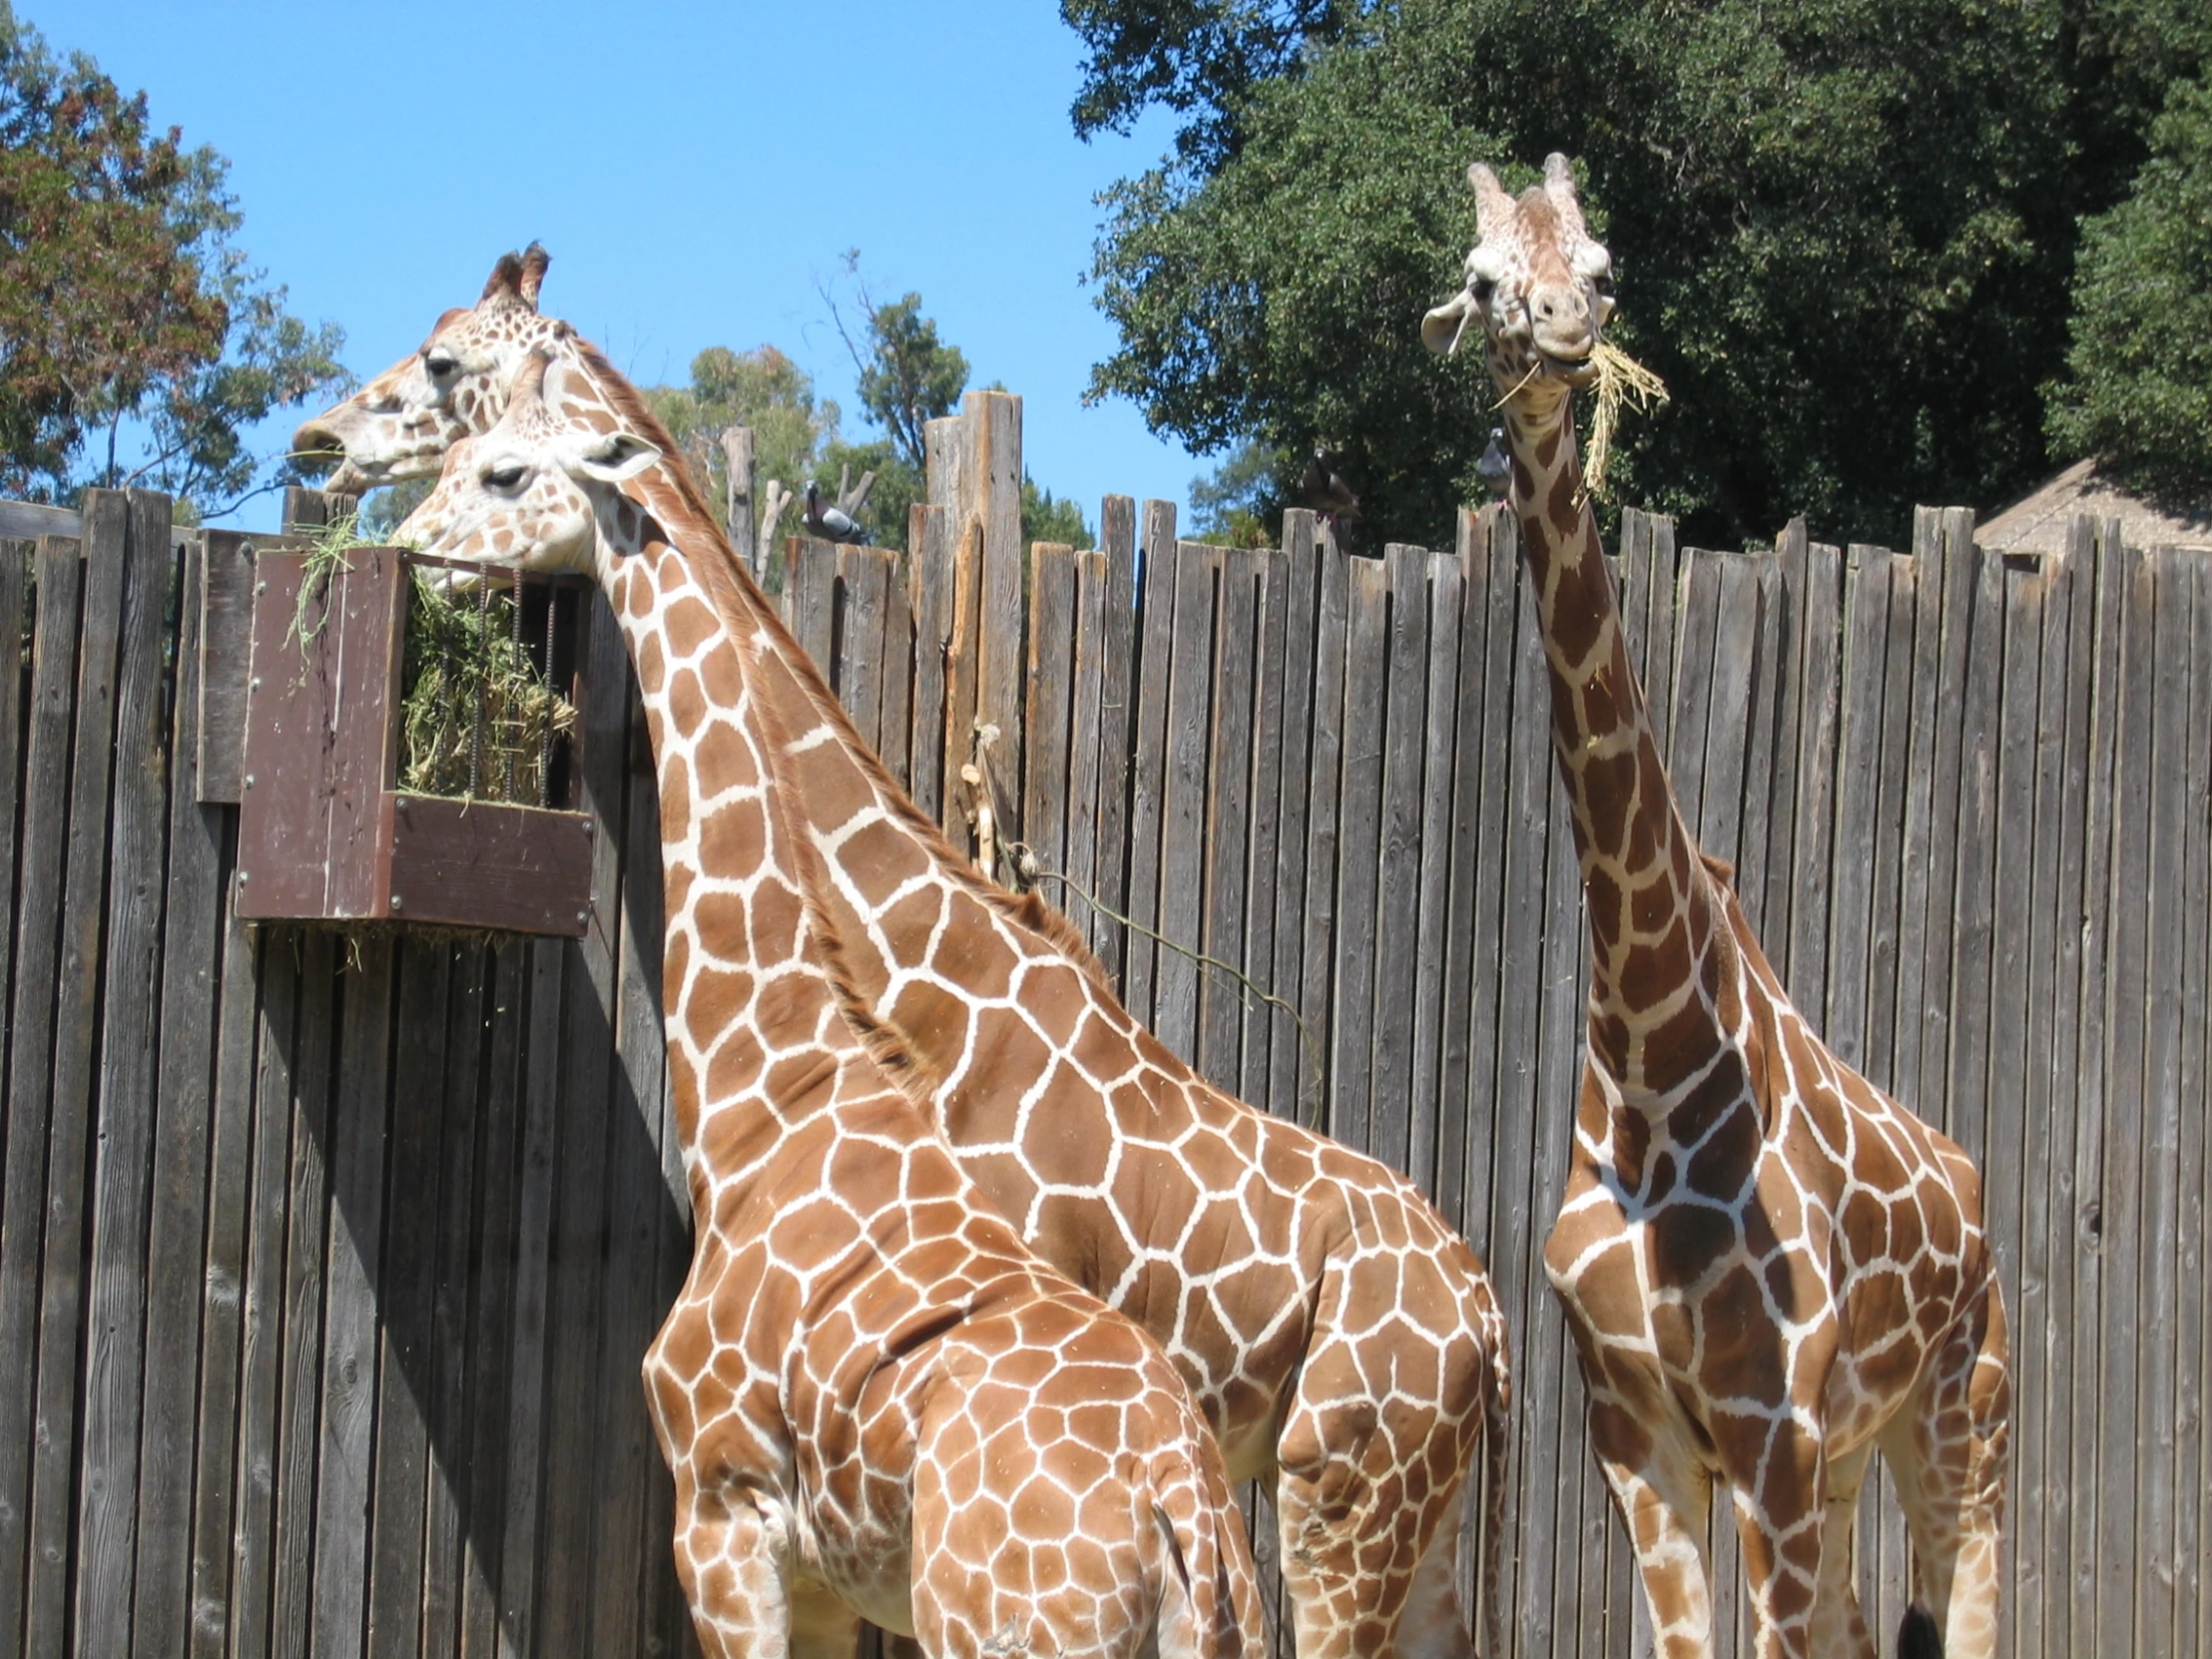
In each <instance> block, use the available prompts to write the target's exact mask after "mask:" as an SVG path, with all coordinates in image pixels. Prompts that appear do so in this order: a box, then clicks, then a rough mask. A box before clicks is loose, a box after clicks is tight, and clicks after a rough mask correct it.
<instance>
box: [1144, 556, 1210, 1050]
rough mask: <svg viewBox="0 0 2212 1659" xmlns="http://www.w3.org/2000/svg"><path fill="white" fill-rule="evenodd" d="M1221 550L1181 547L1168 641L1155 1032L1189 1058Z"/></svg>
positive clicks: (1202, 906) (1194, 1022)
mask: <svg viewBox="0 0 2212 1659" xmlns="http://www.w3.org/2000/svg"><path fill="white" fill-rule="evenodd" d="M1220 551H1221V550H1220V549H1218V548H1212V547H1208V546H1206V545H1205V544H1203V543H1201V542H1195V541H1186V542H1178V543H1176V547H1175V562H1176V568H1175V630H1174V634H1173V637H1172V638H1171V639H1170V641H1169V665H1168V711H1167V766H1166V769H1165V788H1164V792H1163V796H1162V801H1161V814H1160V901H1159V910H1160V923H1159V930H1160V937H1161V940H1162V941H1163V948H1162V949H1161V951H1160V953H1159V957H1158V965H1157V967H1156V968H1155V970H1154V972H1155V988H1154V992H1153V1008H1152V1029H1153V1033H1154V1034H1155V1035H1156V1036H1158V1037H1159V1039H1160V1040H1161V1041H1162V1042H1164V1043H1166V1044H1167V1045H1168V1047H1170V1048H1172V1049H1173V1050H1175V1052H1176V1053H1178V1054H1180V1055H1181V1056H1183V1058H1184V1059H1186V1060H1195V1059H1196V1058H1197V1054H1198V964H1197V962H1195V961H1194V960H1193V959H1192V957H1191V954H1190V953H1191V952H1193V951H1198V950H1202V949H1204V948H1205V943H1204V940H1205V925H1206V922H1205V917H1206V894H1205V870H1206V858H1205V853H1206V847H1205V838H1206V774H1207V750H1208V747H1209V740H1210V739H1211V737H1212V734H1213V718H1212V717H1213V696H1212V694H1213V652H1214V645H1215V629H1216V622H1215V589H1216V587H1217V585H1218V579H1219V576H1220V572H1221V559H1220Z"/></svg>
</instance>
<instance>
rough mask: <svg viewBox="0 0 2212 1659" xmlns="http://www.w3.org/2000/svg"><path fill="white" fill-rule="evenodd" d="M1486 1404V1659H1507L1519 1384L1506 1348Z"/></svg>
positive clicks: (1479, 1589)
mask: <svg viewBox="0 0 2212 1659" xmlns="http://www.w3.org/2000/svg"><path fill="white" fill-rule="evenodd" d="M1491 1364H1492V1371H1493V1375H1492V1378H1491V1383H1492V1386H1491V1387H1490V1388H1489V1390H1488V1391H1487V1392H1486V1393H1485V1395H1484V1396H1483V1400H1482V1565H1481V1574H1482V1576H1481V1581H1480V1582H1479V1583H1478V1584H1477V1585H1476V1586H1475V1593H1476V1594H1477V1595H1479V1596H1480V1597H1481V1598H1482V1659H1505V1505H1506V1502H1507V1499H1508V1496H1509V1494H1510V1491H1511V1476H1512V1472H1513V1424H1512V1420H1511V1417H1512V1402H1513V1383H1512V1377H1511V1364H1510V1362H1509V1361H1508V1359H1507V1358H1506V1354H1505V1347H1504V1344H1503V1343H1500V1344H1499V1345H1498V1349H1497V1353H1496V1354H1495V1355H1494V1356H1493V1357H1492V1361H1491Z"/></svg>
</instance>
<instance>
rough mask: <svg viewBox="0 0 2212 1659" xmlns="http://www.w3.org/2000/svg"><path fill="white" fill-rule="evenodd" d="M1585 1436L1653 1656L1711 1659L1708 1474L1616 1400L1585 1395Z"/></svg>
mask: <svg viewBox="0 0 2212 1659" xmlns="http://www.w3.org/2000/svg"><path fill="white" fill-rule="evenodd" d="M1589 1421H1590V1441H1591V1446H1592V1448H1593V1449H1594V1450H1595V1452H1596V1453H1597V1462H1598V1467H1599V1468H1600V1469H1601V1470H1603V1471H1604V1474H1605V1483H1606V1485H1608V1486H1610V1487H1611V1488H1612V1491H1613V1502H1614V1504H1615V1505H1616V1506H1617V1507H1618V1508H1619V1509H1620V1512H1621V1520H1622V1522H1623V1523H1624V1524H1625V1525H1626V1526H1627V1528H1628V1539H1629V1543H1630V1545H1631V1547H1633V1548H1634V1550H1635V1552H1636V1576H1637V1578H1638V1580H1639V1581H1640V1582H1641V1583H1642V1585H1643V1591H1644V1605H1645V1606H1646V1607H1647V1608H1648V1609H1649V1610H1650V1613H1651V1628H1652V1643H1653V1646H1654V1648H1655V1649H1656V1651H1657V1653H1658V1655H1659V1659H1711V1656H1712V1652H1713V1595H1712V1563H1711V1562H1710V1561H1708V1560H1707V1559H1706V1553H1705V1524H1706V1517H1707V1514H1708V1513H1709V1511H1710V1509H1711V1506H1712V1490H1713V1487H1712V1478H1711V1476H1710V1475H1708V1474H1707V1473H1706V1471H1705V1470H1704V1469H1703V1468H1701V1467H1699V1466H1698V1465H1697V1463H1696V1462H1695V1461H1693V1460H1692V1459H1691V1458H1690V1457H1689V1456H1688V1455H1686V1454H1685V1453H1684V1452H1683V1451H1682V1450H1681V1449H1680V1447H1679V1446H1676V1445H1674V1444H1672V1443H1671V1442H1670V1443H1668V1444H1665V1445H1658V1444H1654V1442H1653V1440H1652V1438H1651V1435H1650V1433H1649V1431H1648V1430H1647V1429H1646V1428H1645V1427H1644V1426H1643V1425H1642V1424H1641V1423H1639V1422H1637V1421H1636V1419H1635V1418H1634V1416H1633V1415H1631V1414H1630V1413H1629V1412H1627V1411H1625V1410H1623V1409H1622V1408H1621V1407H1620V1406H1619V1404H1618V1403H1617V1402H1614V1401H1609V1400H1606V1399H1603V1398H1601V1397H1600V1396H1598V1395H1596V1394H1594V1393H1593V1394H1592V1395H1591V1398H1590V1411H1589Z"/></svg>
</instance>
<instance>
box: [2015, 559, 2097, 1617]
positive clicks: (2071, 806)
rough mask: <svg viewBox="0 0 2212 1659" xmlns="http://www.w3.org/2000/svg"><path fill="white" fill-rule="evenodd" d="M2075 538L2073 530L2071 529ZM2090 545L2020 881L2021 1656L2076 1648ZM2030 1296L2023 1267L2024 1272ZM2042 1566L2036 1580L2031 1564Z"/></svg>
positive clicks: (2046, 733)
mask: <svg viewBox="0 0 2212 1659" xmlns="http://www.w3.org/2000/svg"><path fill="white" fill-rule="evenodd" d="M2069 539H2070V538H2069ZM2088 558H2089V555H2088V552H2087V549H2086V545H2085V544H2083V545H2080V546H2078V547H2077V546H2073V545H2069V547H2068V550H2067V552H2066V554H2065V555H2064V556H2063V557H2062V558H2060V559H2058V560H2057V561H2055V562H2053V563H2049V564H2046V566H2045V570H2044V578H2043V579H2044V590H2043V638H2042V641H2041V650H2042V663H2041V667H2040V670H2039V672H2038V675H2037V714H2036V756H2035V769H2036V776H2035V807H2034V812H2035V864H2034V874H2033V878H2032V882H2031V885H2030V887H2029V889H2028V890H2027V891H2026V892H2025V893H2024V894H2020V893H2017V891H2015V898H2014V901H2015V902H2019V903H2024V904H2025V906H2026V908H2027V917H2028V986H2027V1010H2028V1011H2027V1017H2028V1049H2027V1056H2026V1061H2025V1075H2026V1080H2027V1117H2028V1121H2029V1124H2030V1128H2029V1131H2028V1132H2029V1134H2030V1135H2032V1136H2034V1137H2035V1141H2036V1144H2031V1145H2030V1146H2029V1147H2028V1148H2027V1158H2028V1163H2027V1169H2026V1175H2025V1184H2026V1189H2027V1190H2026V1191H2025V1192H2024V1194H2023V1196H2022V1199H2021V1220H2022V1222H2023V1224H2025V1225H2024V1226H2023V1232H2022V1242H2021V1252H2020V1254H2021V1260H2022V1262H2023V1264H2025V1263H2027V1262H2030V1261H2034V1260H2038V1259H2039V1260H2040V1261H2041V1262H2042V1272H2041V1277H2042V1296H2043V1313H2042V1318H2043V1321H2044V1330H2043V1333H2042V1335H2041V1339H2040V1340H2039V1341H2036V1340H2034V1339H2033V1338H2029V1339H2028V1340H2026V1341H2021V1340H2018V1339H2015V1350H2016V1351H2024V1350H2026V1349H2028V1348H2030V1347H2032V1348H2034V1349H2035V1350H2036V1351H2037V1353H2036V1356H2035V1360H2034V1362H2033V1363H2034V1365H2035V1366H2036V1368H2037V1370H2036V1374H2035V1378H2034V1383H2033V1385H2034V1386H2035V1387H2036V1390H2037V1392H2038V1393H2039V1394H2040V1396H2041V1397H2040V1398H2038V1399H2035V1400H2033V1401H2030V1400H2029V1398H2028V1397H2027V1394H2026V1392H2025V1389H2024V1387H2023V1389H2022V1390H2020V1391H2016V1392H2015V1394H2014V1398H2015V1400H2017V1401H2018V1402H2019V1407H2018V1408H2019V1419H2020V1432H2021V1433H2023V1434H2024V1433H2026V1432H2028V1431H2029V1429H2030V1425H2031V1424H2032V1425H2033V1426H2034V1427H2035V1428H2036V1429H2038V1430H2039V1431H2040V1434H2041V1437H2042V1441H2043V1444H2042V1450H2041V1461H2042V1469H2043V1473H2042V1483H2043V1500H2042V1501H2043V1505H2044V1510H2043V1513H2042V1514H2041V1515H2040V1516H2038V1517H2037V1531H2038V1532H2039V1534H2040V1536H2039V1537H2038V1538H2037V1540H2036V1549H2035V1554H2034V1556H2033V1562H2032V1566H2031V1565H2030V1562H2029V1559H2028V1557H2027V1556H2026V1554H2025V1552H2024V1551H2023V1552H2022V1558H2021V1595H2020V1598H2019V1600H2018V1602H2017V1603H2016V1604H2015V1608H2014V1616H2013V1620H2012V1624H2011V1628H2012V1630H2013V1631H2014V1632H2015V1635H2016V1642H2015V1646H2016V1648H2017V1650H2018V1651H2019V1652H2020V1653H2022V1654H2027V1655H2033V1654H2040V1653H2046V1652H2047V1653H2064V1652H2067V1651H2068V1635H2069V1631H2068V1617H2067V1611H2068V1608H2069V1606H2070V1595H2069V1586H2068V1571H2069V1561H2068V1555H2069V1551H2070V1548H2071V1542H2070V1537H2069V1528H2068V1522H2067V1518H2066V1517H2067V1515H2068V1512H2069V1511H2070V1510H2071V1508H2072V1507H2073V1504H2074V1502H2075V1496H2074V1492H2073V1483H2072V1470H2071V1468H2070V1467H2069V1462H2068V1453H2067V1444H2068V1442H2069V1441H2070V1439H2071V1438H2072V1433H2073V1423H2072V1412H2071V1410H2070V1401H2071V1398H2072V1391H2073V1374H2074V1367H2075V1356H2076V1353H2077V1352H2078V1351H2080V1350H2081V1349H2083V1348H2085V1347H2087V1346H2088V1345H2083V1344H2081V1342H2080V1337H2079V1333H2078V1332H2077V1331H2076V1329H2075V1327H2074V1318H2073V1314H2074V1308H2073V1262H2072V1258H2073V1255H2074V1246H2073V1228H2072V1213H2073V1202H2072V1192H2073V1171H2072V1152H2073V1145H2074V1133H2075V1129H2074V1098H2073V1094H2074V1092H2073V1088H2072V1086H2071V1085H2072V1078H2073V1071H2074V1054H2073V1031H2074V1027H2075V1025H2076V1023H2077V1021H2078V1016H2079V1010H2078V1008H2077V1006H2076V997H2077V995H2078V992H2079V974H2078V967H2077V965H2076V964H2077V963H2078V960H2079V954H2080V939H2081V914H2080V900H2081V870H2080V863H2079V860H2080V856H2081V830H2080V824H2081V815H2082V812H2083V804H2082V803H2081V802H2080V801H2079V800H2077V799H2072V798H2069V796H2068V794H2067V790H2066V781H2067V772H2068V769H2069V767H2070V766H2071V765H2072V763H2073V761H2074V759H2075V757H2076V755H2077V754H2078V752H2079V750H2080V747H2081V745H2082V742H2083V740H2084V737H2085V734H2086V731H2087V707H2088V689H2089V670H2090V667H2091V662H2090V657H2089V653H2088V652H2087V651H2086V650H2081V651H2077V650H2076V648H2075V628H2076V621H2077V618H2083V617H2086V616H2087V614H2088V611H2089V608H2090V599H2091V594H2092V589H2091V585H2090V583H2091V575H2092V573H2091V571H2090V570H2089V568H2088ZM2021 1290H2022V1298H2023V1300H2024V1299H2025V1294H2026V1274H2025V1269H2024V1266H2023V1271H2022V1284H2021ZM2031 1573H2032V1575H2033V1577H2032V1588H2031V1587H2030V1584H2031V1580H2030V1574H2031Z"/></svg>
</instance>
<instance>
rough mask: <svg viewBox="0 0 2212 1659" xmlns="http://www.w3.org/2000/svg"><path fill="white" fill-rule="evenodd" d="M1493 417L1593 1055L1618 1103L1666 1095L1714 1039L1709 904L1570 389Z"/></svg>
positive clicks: (1703, 1060) (1700, 1065) (1714, 914)
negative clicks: (1558, 803) (1518, 556)
mask: <svg viewBox="0 0 2212 1659" xmlns="http://www.w3.org/2000/svg"><path fill="white" fill-rule="evenodd" d="M1506 425H1507V432H1508V435H1509V437H1510V439H1511V443H1512V451H1513V510H1514V513H1515V515H1516V517H1517V518H1518V519H1519V521H1520V529H1521V547H1522V554H1523V557H1524V558H1525V560H1526V562H1527V567H1528V575H1529V584H1530V588H1531V591H1532V592H1533V593H1534V595H1535V600H1536V617H1537V626H1538V629H1539V631H1540V633H1541V635H1542V638H1543V647H1544V666H1545V671H1546V674H1547V676H1548V677H1549V680H1550V683H1551V741H1552V751H1553V754H1554V755H1555V757H1556V758H1557V760H1558V763H1559V777H1560V780H1561V782H1562V783H1563V784H1564V785H1565V786H1566V790H1567V795H1568V799H1569V801H1570V803H1571V805H1572V809H1573V820H1574V840H1575V849H1576V852H1577V853H1578V855H1579V857H1580V861H1581V869H1582V884H1583V893H1584V899H1585V904H1584V909H1585V911H1586V912H1587V914H1588V917H1589V931H1590V951H1591V966H1590V1004H1589V1048H1590V1059H1591V1061H1592V1063H1593V1064H1596V1065H1598V1066H1600V1067H1601V1068H1602V1069H1603V1070H1604V1071H1605V1072H1606V1073H1607V1075H1609V1076H1610V1077H1611V1078H1612V1079H1613V1080H1614V1082H1615V1083H1617V1084H1618V1085H1619V1086H1620V1088H1621V1091H1622V1093H1623V1095H1624V1096H1625V1097H1626V1098H1628V1099H1631V1100H1640V1101H1643V1102H1647V1103H1651V1104H1654V1105H1660V1106H1664V1105H1665V1104H1666V1103H1667V1102H1668V1101H1669V1099H1670V1097H1671V1096H1672V1094H1673V1093H1674V1092H1675V1091H1676V1090H1677V1089H1678V1088H1679V1086H1680V1085H1681V1084H1682V1083H1683V1082H1684V1081H1685V1080H1687V1079H1690V1078H1694V1077H1695V1076H1697V1075H1698V1074H1700V1073H1701V1072H1702V1071H1703V1069H1704V1067H1705V1066H1706V1064H1707V1063H1708V1062H1709V1061H1710V1059H1711V1058H1712V1055H1713V1053H1714V1051H1715V1049H1716V1048H1717V1047H1718V1046H1719V1045H1720V1044H1721V1043H1722V1041H1723V1040H1724V1038H1723V1020H1722V1017H1721V1014H1720V1011H1719V1003H1720V1000H1721V998H1722V997H1723V995H1724V994H1726V992H1725V990H1724V982H1725V981H1727V980H1728V979H1730V978H1731V977H1732V976H1731V975H1730V974H1729V973H1728V972H1727V966H1728V964H1727V961H1726V959H1725V958H1726V952H1727V950H1728V948H1729V940H1728V936H1727V929H1726V925H1725V920H1724V918H1723V916H1722V907H1721V904H1720V902H1719V898H1718V894H1717V893H1716V892H1715V890H1714V888H1713V886H1712V877H1711V875H1710V874H1709V872H1708V870H1707V868H1706V865H1705V861H1704V858H1703V856H1702V855H1701V854H1700V853H1699V851H1698V848H1697V843H1696V841H1695V840H1694V839H1693V838H1692V837H1691V834H1690V830H1689V827H1688V826H1687V825H1686V824H1684V823H1683V821H1682V816H1681V813H1680V811H1679V810H1678V809H1677V807H1676V804H1675V799H1674V791H1673V788H1672V786H1671V785H1670V783H1669V782H1668V777H1667V769H1666V763H1665V762H1664V761H1663V760H1662V759H1661V757H1660V754H1659V746H1658V742H1657V740H1656V738H1655V737H1654V735H1653V733H1652V729H1651V719H1650V714H1649V711H1648V709H1647V708H1646V706H1645V702H1644V691H1643V686H1642V684H1641V683H1640V682H1639V681H1638V679H1637V678H1636V673H1635V670H1634V669H1633V668H1631V667H1630V666H1629V662H1628V653H1627V646H1626V640H1625V637H1624V636H1623V634H1622V632H1621V622H1620V610H1619V606H1618V604H1617V603H1616V600H1615V597H1614V591H1613V579H1612V572H1611V571H1610V570H1609V569H1608V568H1607V566H1606V563H1605V555H1604V550H1603V547H1602V545H1601V544H1600V543H1599V541H1598V535H1597V522H1596V519H1595V518H1594V517H1593V516H1592V514H1591V511H1590V507H1589V503H1588V502H1587V501H1586V500H1584V499H1582V496H1583V490H1582V465H1581V459H1580V456H1579V455H1578V453H1577V452H1576V449H1575V441H1574V423H1573V420H1572V417H1571V412H1570V403H1569V400H1568V398H1567V397H1566V396H1565V395H1564V394H1560V395H1557V396H1556V397H1555V398H1552V399H1549V400H1544V401H1536V400H1532V399H1529V398H1526V397H1521V398H1515V399H1514V400H1513V401H1511V402H1510V403H1508V405H1507V408H1506Z"/></svg>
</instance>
